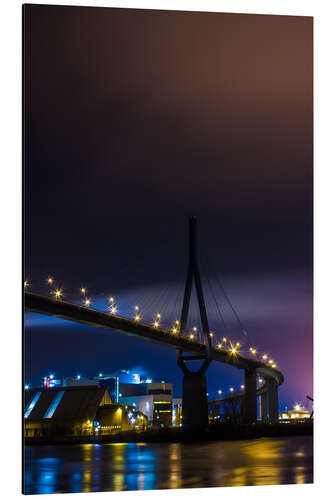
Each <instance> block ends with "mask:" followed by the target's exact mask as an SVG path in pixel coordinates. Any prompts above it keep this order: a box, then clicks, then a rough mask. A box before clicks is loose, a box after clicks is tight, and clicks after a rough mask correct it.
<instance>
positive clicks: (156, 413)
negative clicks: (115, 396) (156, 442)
mask: <svg viewBox="0 0 333 500" xmlns="http://www.w3.org/2000/svg"><path fill="white" fill-rule="evenodd" d="M122 391H124V392H123V393H122V395H121V396H120V397H119V402H120V403H121V404H122V405H125V406H128V407H131V408H136V409H138V410H139V411H140V412H142V413H144V414H145V415H146V416H147V418H148V424H149V425H150V426H152V427H162V428H163V427H171V426H172V384H167V383H165V382H151V383H143V384H128V386H125V384H124V385H123V386H122Z"/></svg>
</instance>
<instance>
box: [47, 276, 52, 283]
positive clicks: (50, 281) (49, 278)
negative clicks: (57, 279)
mask: <svg viewBox="0 0 333 500" xmlns="http://www.w3.org/2000/svg"><path fill="white" fill-rule="evenodd" d="M47 283H48V284H49V285H52V283H53V278H51V276H49V277H48V278H47Z"/></svg>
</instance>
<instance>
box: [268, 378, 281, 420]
mask: <svg viewBox="0 0 333 500" xmlns="http://www.w3.org/2000/svg"><path fill="white" fill-rule="evenodd" d="M268 414H269V423H270V424H275V423H276V422H278V420H279V400H278V388H277V385H276V384H275V383H274V382H270V384H269V387H268Z"/></svg>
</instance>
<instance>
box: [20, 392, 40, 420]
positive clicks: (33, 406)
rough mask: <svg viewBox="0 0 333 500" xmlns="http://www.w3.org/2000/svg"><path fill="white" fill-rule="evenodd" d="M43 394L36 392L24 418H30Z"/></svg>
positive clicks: (25, 411)
mask: <svg viewBox="0 0 333 500" xmlns="http://www.w3.org/2000/svg"><path fill="white" fill-rule="evenodd" d="M41 394H42V393H41V392H36V394H35V395H34V397H33V398H32V400H31V401H30V403H29V404H28V406H27V407H26V408H25V410H24V418H29V416H30V413H31V412H32V410H33V409H34V408H35V406H36V403H37V401H38V400H39V397H40V395H41Z"/></svg>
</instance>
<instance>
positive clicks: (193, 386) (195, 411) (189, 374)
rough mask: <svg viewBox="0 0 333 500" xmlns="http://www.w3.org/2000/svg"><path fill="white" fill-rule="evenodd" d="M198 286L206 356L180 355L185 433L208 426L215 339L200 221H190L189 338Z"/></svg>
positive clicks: (186, 307) (182, 323) (184, 309)
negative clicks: (193, 366) (192, 365)
mask: <svg viewBox="0 0 333 500" xmlns="http://www.w3.org/2000/svg"><path fill="white" fill-rule="evenodd" d="M193 281H194V285H195V289H196V292H197V299H198V305H199V311H200V319H201V325H202V331H203V333H204V335H205V337H206V339H207V344H206V345H207V347H206V353H205V354H204V355H200V356H186V355H183V351H182V350H178V351H177V364H178V366H179V367H180V368H181V370H182V372H183V374H184V377H183V402H182V408H183V410H182V412H183V418H182V426H183V428H184V429H187V430H188V429H190V430H194V429H200V428H205V427H207V425H208V404H207V380H206V371H207V368H208V367H209V365H210V363H211V337H210V335H209V333H210V330H209V325H208V318H207V311H206V305H205V300H204V294H203V288H202V283H201V277H200V272H199V266H198V258H197V218H196V217H194V216H192V217H190V219H189V263H188V269H187V277H186V284H185V291H184V300H183V307H182V313H181V320H180V330H179V335H185V333H186V326H187V320H188V312H189V306H190V300H191V291H192V285H193ZM194 360H202V361H203V362H202V364H201V366H200V368H199V369H198V370H196V371H191V370H190V369H189V367H188V366H187V364H186V363H187V362H188V361H194Z"/></svg>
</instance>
